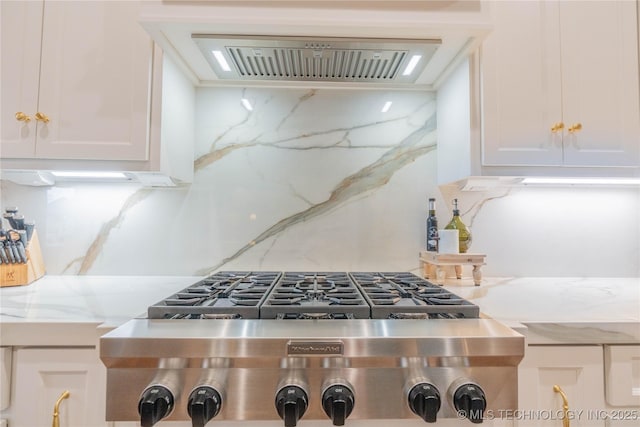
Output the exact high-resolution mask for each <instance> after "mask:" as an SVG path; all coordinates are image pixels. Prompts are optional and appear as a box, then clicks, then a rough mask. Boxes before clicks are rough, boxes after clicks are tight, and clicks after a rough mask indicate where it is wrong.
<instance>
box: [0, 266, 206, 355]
mask: <svg viewBox="0 0 640 427" xmlns="http://www.w3.org/2000/svg"><path fill="white" fill-rule="evenodd" d="M199 279H200V277H181V276H180V277H179V276H175V277H174V276H45V277H43V278H41V279H39V280H37V281H35V282H33V283H31V284H29V285H26V286H14V287H8V288H0V345H3V346H5V345H88V344H90V343H94V344H95V343H97V341H98V338H99V337H100V335H102V334H104V333H106V332H107V331H108V330H110V329H113V328H114V327H117V326H119V325H121V324H122V323H124V322H126V321H127V320H130V319H132V318H134V317H140V316H146V311H147V307H148V306H150V305H152V304H154V303H156V302H158V301H160V300H162V299H163V298H166V297H167V296H169V295H170V294H171V293H172V292H176V291H179V290H181V289H184V288H185V287H187V286H189V285H190V284H192V283H194V282H196V281H197V280H199Z"/></svg>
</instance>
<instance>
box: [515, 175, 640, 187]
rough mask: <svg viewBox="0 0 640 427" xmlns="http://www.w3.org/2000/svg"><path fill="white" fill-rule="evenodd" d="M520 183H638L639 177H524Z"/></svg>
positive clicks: (639, 183) (639, 181) (639, 182)
mask: <svg viewBox="0 0 640 427" xmlns="http://www.w3.org/2000/svg"><path fill="white" fill-rule="evenodd" d="M521 183H522V184H525V185H527V184H548V185H554V184H555V185H559V184H564V185H640V178H551V177H549V178H544V177H541V178H524V179H523V180H522V182H521Z"/></svg>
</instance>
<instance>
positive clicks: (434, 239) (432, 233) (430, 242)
mask: <svg viewBox="0 0 640 427" xmlns="http://www.w3.org/2000/svg"><path fill="white" fill-rule="evenodd" d="M427 250H428V251H437V250H438V227H434V226H430V227H428V228H427Z"/></svg>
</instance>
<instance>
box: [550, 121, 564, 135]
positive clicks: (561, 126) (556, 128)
mask: <svg viewBox="0 0 640 427" xmlns="http://www.w3.org/2000/svg"><path fill="white" fill-rule="evenodd" d="M562 129H564V123H562V122H558V123H556V124H554V125H553V126H551V132H553V133H556V132H558V131H560V130H562Z"/></svg>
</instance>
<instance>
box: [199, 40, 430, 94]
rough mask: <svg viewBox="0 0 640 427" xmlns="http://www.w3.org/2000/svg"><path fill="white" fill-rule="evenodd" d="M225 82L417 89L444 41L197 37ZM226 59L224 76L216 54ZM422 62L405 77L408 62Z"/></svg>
mask: <svg viewBox="0 0 640 427" xmlns="http://www.w3.org/2000/svg"><path fill="white" fill-rule="evenodd" d="M192 38H193V40H194V41H195V43H196V44H197V45H198V47H199V48H200V50H201V52H202V54H203V55H204V57H205V58H206V59H207V61H208V62H209V64H210V65H211V67H212V68H213V70H214V71H215V73H216V75H217V76H218V78H219V79H222V80H240V81H242V80H270V81H273V80H280V81H328V82H358V83H361V82H367V83H414V82H415V81H416V79H417V78H418V76H419V75H420V73H421V72H422V70H424V68H425V66H426V65H427V63H428V61H429V59H430V58H431V56H433V54H434V53H435V51H436V49H437V47H438V46H439V44H440V40H398V39H343V38H323V39H316V38H309V37H297V38H294V37H278V38H269V37H261V36H245V37H243V36H220V35H201V34H194V35H192ZM214 51H216V52H218V55H220V54H221V53H223V54H224V56H225V59H226V60H227V61H228V63H229V67H228V68H230V70H229V69H228V70H226V71H225V70H224V69H223V68H222V66H221V65H220V63H219V62H218V61H217V60H216V59H215V55H214V54H213V52H214ZM416 55H419V56H420V61H419V62H418V65H417V67H416V68H415V70H414V71H413V72H412V73H411V74H409V75H404V73H403V72H404V70H405V68H406V66H407V64H408V62H409V60H410V59H411V58H412V57H414V56H416Z"/></svg>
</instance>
